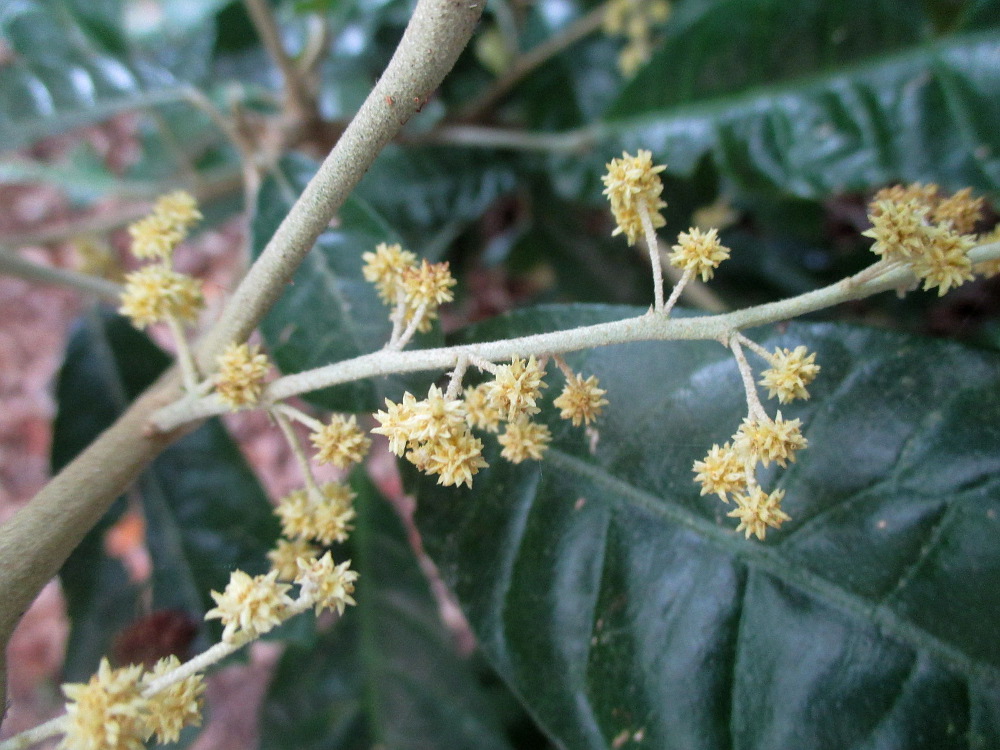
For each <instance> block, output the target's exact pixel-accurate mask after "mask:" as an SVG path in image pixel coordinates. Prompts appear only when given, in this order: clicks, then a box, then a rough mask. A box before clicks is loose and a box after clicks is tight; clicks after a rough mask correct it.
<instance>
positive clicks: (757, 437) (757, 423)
mask: <svg viewBox="0 0 1000 750" xmlns="http://www.w3.org/2000/svg"><path fill="white" fill-rule="evenodd" d="M741 341H742V342H743V343H745V344H747V345H748V346H750V347H751V348H752V349H753V350H754V351H755V352H757V354H759V355H760V356H761V357H763V358H764V359H765V360H767V361H768V362H769V363H770V364H771V367H770V369H768V370H766V371H765V372H764V374H763V377H762V378H761V380H760V384H761V385H764V386H765V387H767V388H768V389H769V390H770V395H771V396H772V397H774V396H777V397H778V400H779V402H780V403H783V404H784V403H787V402H789V401H792V400H793V399H796V398H803V399H806V398H809V392H808V391H807V390H806V386H807V385H808V384H809V383H811V382H812V381H813V379H814V378H815V377H816V375H817V374H818V373H819V365H817V364H816V363H815V360H816V355H815V354H809V353H808V350H807V349H806V347H804V346H798V347H795V349H793V350H791V349H781V348H778V349H775V351H774V352H773V353H771V352H768V351H767V350H766V349H764V348H763V347H761V346H759V345H757V344H755V343H754V342H752V341H750V340H749V339H747V338H746V337H744V336H742V334H735V335H734V336H733V337H732V339H731V340H730V347H731V348H732V350H733V353H734V355H735V356H736V362H737V365H738V366H739V369H740V373H741V376H742V379H743V384H744V388H746V391H747V410H748V412H749V414H748V416H747V417H746V418H745V419H744V420H743V422H742V424H741V425H740V427H739V429H738V430H737V431H736V433H735V434H734V435H733V436H732V439H731V440H730V441H729V442H726V443H724V444H723V445H721V446H720V445H718V444H716V445H713V446H712V448H711V449H710V450H709V451H708V454H707V455H706V456H705V457H704V458H702V459H700V460H697V461H695V462H694V464H693V465H692V471H693V472H694V474H695V478H694V479H695V482H696V483H697V484H699V485H701V494H702V495H710V494H714V495H718V497H719V499H721V500H722V502H724V503H728V502H729V501H730V498H732V499H733V500H734V501H735V502H736V508H735V510H733V511H732V512H731V513H729V516H731V517H733V518H738V519H739V520H740V524H739V526H738V528H737V531H745V532H746V536H747V537H748V538H749V537H750V535H751V534H753V535H754V536H756V537H757V538H758V539H761V540H763V539H764V537H765V534H766V533H767V529H768V528H775V529H777V528H779V527H780V526H781V524H782V523H784V522H785V521H787V520H789V516H788V515H787V514H786V513H785V512H784V511H783V510H782V509H781V501H782V500H783V498H784V491H783V490H775V491H774V492H771V493H767V492H765V491H764V490H762V489H761V487H760V485H759V484H758V482H757V476H756V474H757V466H758V465H759V466H764V467H767V466H769V465H770V464H771V463H772V462H773V463H776V464H777V465H778V466H781V467H786V466H787V465H788V463H789V462H790V461H795V456H796V453H798V451H800V450H802V449H804V448H806V447H807V446H808V440H807V439H806V438H805V436H804V435H803V434H802V422H801V420H799V419H786V418H785V417H783V416H782V414H781V412H780V411H779V412H777V414H776V415H775V416H774V417H773V418H771V417H769V416H767V414H766V413H765V412H764V409H763V407H762V406H761V404H760V399H759V397H758V396H757V392H756V386H755V384H754V380H753V373H752V371H751V369H750V365H749V363H748V362H747V361H746V357H745V356H744V354H743V351H742V347H741V346H740V342H741Z"/></svg>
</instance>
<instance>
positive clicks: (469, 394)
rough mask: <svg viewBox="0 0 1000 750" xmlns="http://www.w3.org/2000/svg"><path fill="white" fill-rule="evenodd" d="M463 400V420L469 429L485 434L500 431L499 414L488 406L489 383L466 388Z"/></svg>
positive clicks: (492, 407)
mask: <svg viewBox="0 0 1000 750" xmlns="http://www.w3.org/2000/svg"><path fill="white" fill-rule="evenodd" d="M464 400H465V419H466V421H467V422H468V423H469V427H473V428H475V429H477V430H486V431H487V432H496V431H497V430H499V429H500V412H499V410H497V409H496V408H495V407H494V406H492V405H491V404H490V399H489V383H481V384H480V385H477V386H475V387H471V388H466V389H465V393H464Z"/></svg>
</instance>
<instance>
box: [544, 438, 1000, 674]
mask: <svg viewBox="0 0 1000 750" xmlns="http://www.w3.org/2000/svg"><path fill="white" fill-rule="evenodd" d="M545 460H546V462H547V463H551V464H553V465H554V466H555V467H557V468H559V469H562V470H565V471H570V472H574V473H576V474H578V475H579V476H580V477H582V478H584V479H586V480H589V481H591V482H594V483H597V484H600V485H602V486H603V487H605V488H606V489H608V490H610V491H611V493H612V495H613V496H614V499H607V498H605V499H604V500H603V501H602V502H607V503H609V504H610V505H612V506H626V505H627V506H631V507H633V508H637V509H640V510H642V511H645V512H647V513H649V514H650V515H653V516H656V517H658V518H660V519H663V520H667V521H670V522H672V523H675V524H678V525H680V526H683V527H685V528H687V529H689V530H691V531H693V532H694V533H695V534H697V535H698V536H699V537H700V538H701V539H702V540H703V541H705V542H707V543H708V544H710V545H712V546H713V547H715V548H716V549H719V550H721V551H722V552H724V553H725V554H726V555H728V556H730V557H731V558H733V559H734V560H735V561H738V562H740V563H742V564H743V565H745V566H747V567H749V568H754V569H757V570H761V571H764V572H766V573H768V574H769V575H771V576H773V577H774V578H776V579H778V580H780V581H782V582H783V583H785V584H787V585H789V586H792V587H794V588H797V589H799V590H801V591H803V592H805V593H806V594H809V595H811V596H813V597H815V598H816V599H819V600H821V601H823V602H825V603H827V604H828V605H831V606H833V607H836V608H839V609H841V610H844V611H846V612H848V613H850V614H851V615H853V616H855V617H857V618H859V619H862V620H864V621H866V622H870V623H873V624H875V625H877V626H878V627H879V629H880V631H881V632H884V633H886V634H887V635H890V636H892V637H895V638H897V639H898V640H900V641H902V642H904V643H906V644H908V645H909V646H911V647H913V648H914V649H917V650H924V651H926V652H928V653H929V654H931V655H932V656H934V657H935V658H937V659H939V660H940V661H941V662H943V663H944V664H946V665H947V666H948V667H950V668H951V669H953V670H955V671H957V672H959V673H961V674H963V675H965V676H967V677H969V678H981V679H987V680H991V681H997V680H1000V668H998V667H996V666H994V665H991V664H988V663H983V662H979V661H977V660H975V659H974V658H972V657H971V656H969V655H968V654H966V653H965V652H964V651H962V650H961V649H959V648H957V647H956V646H953V645H952V644H950V643H948V642H946V641H943V640H941V639H940V638H938V637H937V636H935V635H933V634H931V633H929V632H928V631H927V630H925V629H923V628H921V627H920V626H918V625H917V624H915V623H913V622H912V621H910V620H907V619H906V618H904V617H902V616H900V615H899V614H897V613H896V612H894V611H892V610H891V609H890V608H889V607H888V606H885V605H882V604H876V603H873V602H870V601H868V600H866V599H864V598H862V597H860V596H858V595H857V594H854V593H852V592H850V591H848V590H847V589H845V588H843V587H841V586H839V585H837V584H836V583H834V582H832V581H830V580H828V579H826V578H824V577H822V576H820V575H817V574H816V573H814V572H812V571H810V570H807V569H805V568H804V567H802V566H799V565H796V564H795V563H793V562H791V561H789V560H786V559H785V558H784V557H783V555H781V554H780V551H779V550H778V549H777V548H775V547H768V546H764V545H762V544H749V543H746V542H744V541H742V540H740V539H739V538H738V537H737V536H736V535H735V534H733V533H732V532H731V531H729V530H728V529H726V528H723V527H721V526H717V525H716V524H714V523H711V522H709V521H707V520H705V519H704V518H701V517H699V516H696V515H695V514H693V513H690V512H688V511H687V510H685V509H683V508H681V507H679V506H677V505H673V504H670V503H667V502H665V501H664V500H663V499H661V498H659V497H657V496H655V495H653V494H651V493H648V492H646V491H644V490H642V489H639V488H638V487H635V486H634V485H631V484H629V483H628V482H626V481H624V480H622V479H620V478H619V477H616V476H614V475H612V474H611V473H610V472H608V471H606V470H603V469H601V468H599V467H595V466H592V465H590V464H588V463H586V462H584V461H581V460H580V459H578V458H576V457H574V456H571V455H569V454H567V453H564V452H562V451H560V450H558V449H555V448H550V449H549V451H548V453H547V454H546V459H545Z"/></svg>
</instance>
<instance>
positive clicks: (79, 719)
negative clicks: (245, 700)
mask: <svg viewBox="0 0 1000 750" xmlns="http://www.w3.org/2000/svg"><path fill="white" fill-rule="evenodd" d="M179 665H180V662H179V661H178V660H177V657H175V656H171V657H169V658H167V659H161V660H160V661H159V662H157V664H156V665H155V666H154V668H153V670H152V671H151V672H148V673H145V674H144V673H143V669H142V667H141V666H135V665H132V666H128V667H124V668H122V669H112V668H111V665H110V664H109V663H108V660H107V659H101V664H100V667H99V668H98V670H97V674H95V675H94V676H93V677H91V678H90V681H89V682H87V683H74V684H66V685H63V688H62V689H63V693H64V694H65V695H66V697H67V698H68V699H69V701H68V702H67V704H66V719H67V722H66V728H65V735H64V737H63V739H62V741H61V742H60V744H59V747H60V748H61V749H63V750H143V749H144V748H145V747H146V741H147V740H149V739H150V738H151V737H153V736H154V735H155V736H156V739H157V741H158V742H161V743H167V742H175V741H176V740H177V739H178V737H179V736H180V731H181V729H183V728H184V727H185V726H188V725H197V724H199V723H200V722H201V703H202V701H201V695H202V693H203V692H204V691H205V683H204V680H203V678H202V676H201V675H200V674H194V675H191V676H190V677H188V678H186V679H184V680H181V681H179V682H177V683H175V684H174V685H171V686H170V687H168V688H166V689H164V690H161V691H160V692H158V693H156V694H155V695H152V696H150V697H149V698H144V697H143V696H142V690H143V688H144V687H146V686H148V685H149V684H150V683H152V682H153V681H154V680H156V679H157V678H159V677H161V676H163V675H164V674H166V673H168V672H171V671H173V670H174V669H176V668H177V667H178V666H179Z"/></svg>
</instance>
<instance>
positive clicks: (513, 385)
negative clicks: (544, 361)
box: [486, 356, 548, 422]
mask: <svg viewBox="0 0 1000 750" xmlns="http://www.w3.org/2000/svg"><path fill="white" fill-rule="evenodd" d="M544 377H545V370H544V369H542V367H541V366H540V365H539V364H538V361H537V360H536V359H535V357H534V356H531V357H529V358H528V359H527V360H524V359H521V358H520V357H513V358H512V359H511V361H510V364H509V365H499V366H498V367H497V368H496V372H495V373H494V375H493V380H491V381H489V382H488V383H486V398H487V400H488V402H489V405H490V406H491V407H493V408H494V409H495V410H496V411H498V412H499V413H500V416H501V417H502V418H503V419H505V420H506V421H508V422H513V421H515V420H517V419H518V418H520V417H528V416H531V415H533V414H537V413H538V412H539V411H541V409H540V408H539V407H538V399H539V398H541V389H542V388H548V386H547V385H546V384H545V383H544V382H543V381H542V378H544Z"/></svg>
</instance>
